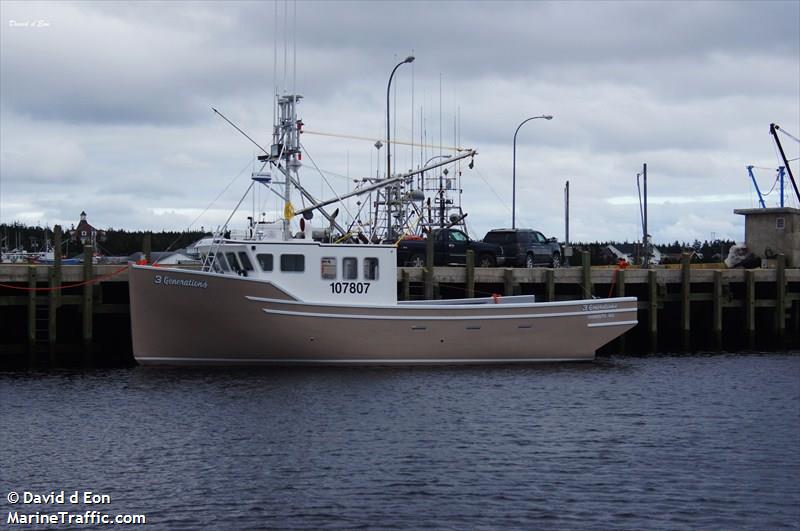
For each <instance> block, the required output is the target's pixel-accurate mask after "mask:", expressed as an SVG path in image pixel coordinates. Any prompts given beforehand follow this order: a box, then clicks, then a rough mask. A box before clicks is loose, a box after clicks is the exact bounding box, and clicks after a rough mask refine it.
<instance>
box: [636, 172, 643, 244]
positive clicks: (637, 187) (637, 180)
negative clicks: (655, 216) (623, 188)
mask: <svg viewBox="0 0 800 531" xmlns="http://www.w3.org/2000/svg"><path fill="white" fill-rule="evenodd" d="M640 175H641V174H640V173H637V174H636V190H637V191H638V192H639V220H640V221H641V223H642V231H643V232H644V209H643V207H642V185H641V183H640V182H639V176H640Z"/></svg>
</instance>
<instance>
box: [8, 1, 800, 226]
mask: <svg viewBox="0 0 800 531" xmlns="http://www.w3.org/2000/svg"><path fill="white" fill-rule="evenodd" d="M292 5H293V4H289V6H290V8H291V6H292ZM278 6H279V8H280V9H279V19H280V21H281V22H282V20H283V13H282V11H281V10H282V9H283V6H284V3H282V2H281V3H279V4H278ZM274 13H275V4H273V3H258V2H226V3H224V4H215V3H207V2H201V3H187V2H180V3H172V2H163V3H155V2H148V3H116V2H83V3H77V2H74V3H63V2H59V3H39V2H37V3H22V2H2V3H0V14H1V15H2V16H0V23H2V27H0V176H2V183H0V202H2V203H3V205H2V210H1V211H0V216H1V217H2V218H3V221H10V220H11V219H14V217H15V216H22V217H25V216H33V215H38V214H40V213H41V214H42V215H43V216H45V217H47V218H48V219H58V220H62V219H64V218H66V219H72V218H74V217H75V216H74V214H72V213H71V211H72V210H74V209H75V208H76V207H77V206H78V205H79V206H80V207H81V208H86V210H87V211H91V212H92V215H93V219H98V220H99V221H98V223H99V224H100V225H113V226H117V227H119V226H125V225H126V224H127V225H128V226H129V227H131V228H139V227H149V228H161V225H163V224H170V223H172V224H175V226H176V227H181V226H183V224H184V223H188V222H189V221H191V219H192V218H193V215H192V213H193V212H194V211H193V210H191V209H197V208H199V209H201V210H202V208H204V207H205V206H206V205H207V204H208V203H209V202H210V201H211V199H213V198H214V197H215V196H216V195H217V193H218V192H219V190H220V189H222V188H223V187H224V186H225V185H226V184H227V183H228V182H229V181H230V179H232V178H233V176H234V175H235V174H236V173H237V172H238V171H239V170H240V169H241V168H242V167H243V166H245V165H246V164H247V162H248V160H250V159H251V157H252V156H253V154H254V148H253V146H252V145H251V144H249V142H247V141H246V140H244V139H243V138H242V137H241V136H239V134H238V133H236V132H235V131H233V130H232V129H231V128H230V127H229V126H228V125H227V124H225V123H224V122H222V121H221V120H220V119H219V118H217V117H215V116H214V115H213V114H212V113H211V112H210V107H212V106H214V107H217V108H219V109H220V110H222V111H223V112H224V113H225V114H226V115H228V116H229V117H230V118H231V119H233V120H234V121H236V122H237V123H238V124H240V126H241V127H243V128H244V129H245V130H247V131H249V132H251V133H252V134H253V135H254V136H255V137H256V138H257V139H258V140H259V141H260V142H262V143H265V144H266V143H268V142H269V140H268V139H269V132H270V124H271V121H272V101H271V96H270V95H271V93H272V90H273V83H275V82H276V81H277V84H278V85H280V86H281V87H282V86H283V84H284V80H283V79H282V76H281V72H282V66H283V48H282V46H283V43H284V37H289V52H290V53H289V54H288V55H287V62H288V63H289V64H290V65H291V64H292V62H293V58H292V55H291V47H292V39H291V38H292V32H291V30H290V31H289V34H288V35H286V36H285V35H283V34H282V33H280V32H279V34H278V35H277V39H276V35H275V32H274V27H275V20H274ZM297 14H298V19H297V80H296V85H297V90H298V91H299V92H300V93H302V94H304V95H305V96H306V100H305V101H304V103H303V105H302V106H301V116H302V117H303V118H304V120H305V122H306V123H307V124H308V125H307V127H308V129H310V130H317V131H326V132H333V133H343V134H352V135H359V136H369V137H379V136H383V135H384V130H385V123H384V119H385V118H384V113H385V108H384V105H385V90H386V81H387V77H388V73H389V72H390V70H391V68H392V67H393V66H394V64H395V61H397V60H399V59H400V58H402V57H404V56H405V55H406V54H407V53H410V52H411V50H414V53H415V55H416V56H417V61H416V62H415V63H413V65H411V66H404V67H403V68H401V69H400V70H398V72H397V76H396V78H395V82H394V86H395V87H396V89H397V100H396V101H397V114H396V118H395V119H394V122H393V123H394V125H395V127H396V133H395V138H400V139H410V138H412V136H413V138H414V139H415V140H418V139H419V136H420V130H421V124H420V119H419V107H420V105H423V106H424V125H425V130H426V132H427V135H426V141H427V142H428V143H431V144H435V143H438V139H439V80H440V75H441V79H442V81H443V83H442V102H443V106H442V110H441V117H442V122H443V125H444V127H443V129H444V131H443V132H442V142H443V144H445V145H452V144H454V143H455V142H456V141H455V139H454V132H453V129H454V125H453V122H454V119H455V117H456V116H457V115H458V109H459V108H460V116H461V130H460V134H461V138H462V142H461V143H462V144H463V145H468V146H471V147H474V148H477V149H478V150H479V152H480V155H479V157H478V160H477V161H476V162H477V164H478V170H479V171H480V172H481V175H482V176H483V177H484V178H485V179H486V180H487V181H489V183H490V184H491V186H492V187H493V188H494V189H495V191H496V192H497V193H498V194H500V196H501V197H503V198H510V195H511V187H510V175H511V138H512V135H513V132H514V129H515V127H516V125H517V124H518V123H519V122H520V121H521V120H522V119H524V118H525V117H527V116H531V115H535V114H541V113H551V114H554V115H555V117H556V118H555V119H554V120H553V121H552V122H546V123H544V122H542V123H537V122H534V123H531V124H528V125H526V126H525V128H524V129H523V130H521V131H520V136H519V143H518V161H517V173H518V176H519V177H520V183H519V188H518V194H519V200H520V205H521V207H522V209H523V210H524V214H523V210H521V211H520V217H521V218H522V219H525V220H526V223H530V224H534V225H536V226H538V227H540V228H542V229H543V230H546V231H547V232H548V233H552V234H560V232H561V230H562V229H561V225H562V213H561V188H562V186H563V182H564V180H566V179H568V178H569V179H570V180H571V182H572V183H573V186H574V189H573V190H574V194H575V195H574V197H573V208H574V210H573V213H574V216H575V217H574V220H573V227H574V229H573V233H574V235H575V236H576V238H586V239H606V238H623V239H624V238H629V239H633V238H636V237H637V235H638V228H637V224H638V212H637V210H636V207H631V206H630V205H613V204H610V203H609V202H608V200H609V198H614V197H622V196H630V195H632V194H633V193H635V181H634V179H635V174H636V172H637V171H639V168H640V166H641V163H642V162H648V164H649V165H650V168H651V172H652V176H653V181H652V182H653V185H652V186H653V190H654V193H656V192H657V193H659V194H661V195H663V196H680V195H687V196H689V195H691V196H695V197H710V196H712V195H713V194H715V193H717V192H718V191H720V190H724V191H725V192H726V193H728V194H734V195H735V194H738V196H747V194H748V193H749V188H750V185H749V182H748V180H747V177H746V173H745V170H744V166H745V165H746V164H756V165H768V166H771V165H775V164H776V159H775V157H774V152H773V149H772V145H771V140H770V139H769V137H768V136H767V135H766V129H767V126H768V124H769V123H770V122H771V121H777V122H779V123H781V124H782V125H784V127H786V128H787V129H788V130H789V131H792V132H795V133H800V104H798V98H797V94H798V92H800V41H799V40H798V36H797V24H796V22H797V20H798V18H800V4H798V3H797V2H792V1H788V2H558V3H545V2H441V3H422V2H419V3H417V2H303V1H300V2H298V3H297ZM33 19H44V20H47V21H48V22H49V26H48V27H46V28H22V27H10V26H9V25H8V21H9V20H17V21H24V20H33ZM289 20H291V17H289ZM290 27H291V23H290ZM276 40H277V42H278V46H279V50H278V51H279V53H278V60H279V68H278V71H279V79H277V80H274V79H273V52H274V51H275V50H274V49H273V48H274V43H275V41H276ZM412 72H413V76H414V88H415V95H414V111H413V116H414V129H413V135H412V129H411V117H412V106H411V78H412ZM285 84H286V85H287V86H288V88H289V89H291V87H292V85H293V84H294V81H293V79H292V76H291V75H290V76H289V77H288V78H287V80H286V82H285ZM304 143H305V144H306V145H307V147H308V148H309V150H310V151H311V153H312V155H313V157H314V160H316V161H317V162H318V163H319V164H321V165H322V166H323V167H324V168H325V169H329V170H332V171H334V172H337V173H339V174H345V173H348V170H349V173H350V174H351V175H353V176H363V175H366V174H370V173H374V171H375V169H376V168H377V166H378V165H379V161H378V160H376V153H375V149H374V148H373V147H372V146H371V143H370V142H362V141H347V140H340V139H334V138H329V137H314V136H312V135H306V136H305V137H304ZM383 153H385V152H382V154H383ZM412 153H413V159H412ZM436 153H438V150H437V149H432V148H427V149H425V150H424V153H422V154H420V153H419V151H418V150H414V151H413V152H412V150H411V149H410V148H407V147H404V146H397V148H396V150H395V156H396V160H397V164H398V168H408V167H411V166H412V165H417V164H419V160H420V156H425V157H428V156H430V155H432V154H436ZM795 156H796V155H795ZM348 162H349V167H348ZM380 164H382V162H380ZM247 170H249V168H247ZM247 173H249V171H245V172H244V174H245V175H244V176H243V177H241V178H240V182H241V183H244V182H245V181H246V178H247V175H246V174H247ZM465 175H466V176H465V183H466V186H467V188H466V192H465V196H464V203H465V207H466V209H467V210H468V211H470V212H471V214H470V218H469V219H470V223H471V224H472V225H473V226H474V227H475V228H476V231H478V232H482V231H484V230H485V229H488V228H490V227H491V226H496V225H507V224H509V216H508V212H507V208H508V205H507V204H506V205H504V204H502V203H501V202H499V201H497V200H496V198H495V197H494V194H493V193H492V192H490V191H489V190H488V188H487V186H486V185H485V184H484V183H483V180H482V179H481V178H479V177H478V176H477V175H475V174H469V173H466V174H465ZM765 178H766V177H765ZM303 179H304V182H306V183H308V186H309V188H310V189H311V190H312V191H313V192H314V193H315V194H318V195H324V196H328V195H331V194H330V191H329V190H328V188H327V185H325V184H324V183H323V182H321V180H320V178H319V176H318V175H317V174H316V172H315V171H314V170H313V168H312V167H311V165H310V164H307V165H306V170H305V172H304V174H303ZM332 182H334V184H336V186H346V181H345V180H342V179H338V180H337V179H333V181H332ZM237 184H238V183H237ZM234 188H237V187H232V189H231V191H230V193H229V194H227V195H226V196H224V197H223V198H221V199H220V204H223V205H229V204H232V203H234V202H235V200H236V199H238V198H237V197H236V193H241V191H242V190H243V188H242V187H239V188H237V189H236V190H235V191H234ZM226 202H227V203H226ZM738 206H749V205H741V204H736V203H735V202H727V203H726V202H724V201H723V202H713V203H709V204H707V205H698V204H675V205H662V206H661V208H654V214H653V216H654V226H655V227H657V229H658V230H660V232H655V233H654V235H655V236H656V239H659V240H660V239H689V238H692V237H694V236H692V234H696V235H698V236H697V237H700V236H702V237H708V236H707V235H706V234H705V233H707V232H710V231H709V230H708V229H709V227H711V226H714V227H715V229H713V230H714V231H715V232H718V233H720V234H725V235H730V236H734V233H735V232H737V231H738V232H741V227H742V224H741V220H740V219H737V218H738V217H734V216H733V215H732V214H731V212H730V211H731V210H732V209H733V208H735V207H738ZM154 209H155V210H154ZM79 210H80V209H79ZM698 211H702V212H703V216H698V214H697V212H698ZM214 212H216V211H214ZM214 216H217V217H219V215H218V214H217V213H213V214H212V215H210V217H209V218H208V219H207V220H202V221H201V222H200V223H206V225H209V224H212V223H218V222H219V220H217V218H215V217H214ZM715 220H716V221H715ZM684 232H685V233H686V236H685V238H681V237H678V234H679V233H684ZM690 233H691V234H690Z"/></svg>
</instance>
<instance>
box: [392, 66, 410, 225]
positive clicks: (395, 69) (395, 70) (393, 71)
mask: <svg viewBox="0 0 800 531" xmlns="http://www.w3.org/2000/svg"><path fill="white" fill-rule="evenodd" d="M413 62H414V56H413V55H409V56H408V57H406V58H405V59H403V60H402V61H400V62H399V63H397V65H396V66H395V67H394V69H393V70H392V73H391V75H390V76H389V83H388V84H387V85H386V178H387V179H388V178H390V177H391V176H392V142H391V136H390V128H389V91H390V89H391V88H392V78H393V77H394V73H395V72H397V69H398V68H400V66H401V65H404V64H406V63H413ZM390 195H391V190H386V228H387V230H386V237H387V238H389V239H392V238H393V234H392V203H391V201H390V199H391V198H390Z"/></svg>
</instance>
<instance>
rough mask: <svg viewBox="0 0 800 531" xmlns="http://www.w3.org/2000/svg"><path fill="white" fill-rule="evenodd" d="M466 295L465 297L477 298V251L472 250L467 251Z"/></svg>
mask: <svg viewBox="0 0 800 531" xmlns="http://www.w3.org/2000/svg"><path fill="white" fill-rule="evenodd" d="M466 274H467V279H466V283H467V285H466V294H465V297H466V298H468V299H472V298H474V297H475V251H473V250H472V249H468V250H467V267H466Z"/></svg>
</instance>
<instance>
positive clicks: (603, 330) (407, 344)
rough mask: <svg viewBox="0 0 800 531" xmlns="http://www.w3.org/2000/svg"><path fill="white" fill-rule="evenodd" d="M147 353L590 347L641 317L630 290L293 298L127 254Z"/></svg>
mask: <svg viewBox="0 0 800 531" xmlns="http://www.w3.org/2000/svg"><path fill="white" fill-rule="evenodd" d="M130 295H131V321H132V323H131V324H132V332H133V351H134V357H135V358H136V360H137V361H138V362H139V363H140V364H143V365H263V364H266V365H292V364H322V365H352V364H356V365H370V364H379V365H387V364H408V365H424V364H488V363H530V362H547V361H581V360H591V359H594V353H595V350H596V349H597V348H599V347H600V346H602V345H604V344H606V343H608V342H609V341H611V340H613V339H614V338H616V337H618V336H619V335H621V334H622V333H624V332H625V331H626V330H628V329H630V328H632V327H633V326H635V325H636V299H635V298H632V297H629V298H615V299H594V300H583V301H570V302H558V303H520V304H514V303H513V301H514V298H505V299H503V300H502V301H501V302H503V303H502V304H471V305H453V304H449V305H447V306H439V305H431V304H425V305H406V304H401V305H392V306H375V305H334V304H330V303H326V304H315V303H306V302H303V301H298V300H296V299H295V298H293V297H292V296H291V295H290V294H288V293H286V292H284V291H282V290H281V289H280V288H278V287H277V286H274V285H273V284H271V283H269V282H265V281H263V280H262V281H260V280H251V279H248V278H243V277H235V276H230V275H219V274H214V273H202V272H194V271H186V270H177V269H167V268H157V267H148V266H134V267H132V269H131V279H130Z"/></svg>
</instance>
